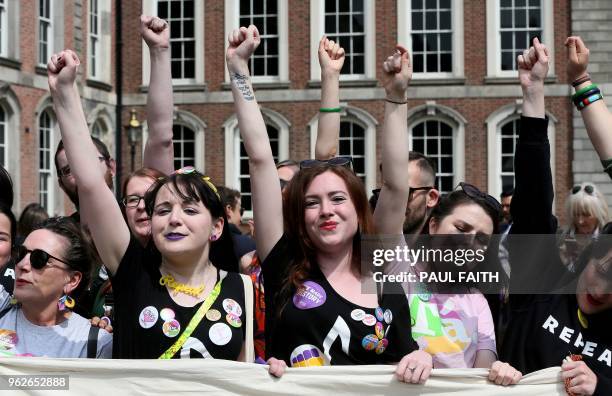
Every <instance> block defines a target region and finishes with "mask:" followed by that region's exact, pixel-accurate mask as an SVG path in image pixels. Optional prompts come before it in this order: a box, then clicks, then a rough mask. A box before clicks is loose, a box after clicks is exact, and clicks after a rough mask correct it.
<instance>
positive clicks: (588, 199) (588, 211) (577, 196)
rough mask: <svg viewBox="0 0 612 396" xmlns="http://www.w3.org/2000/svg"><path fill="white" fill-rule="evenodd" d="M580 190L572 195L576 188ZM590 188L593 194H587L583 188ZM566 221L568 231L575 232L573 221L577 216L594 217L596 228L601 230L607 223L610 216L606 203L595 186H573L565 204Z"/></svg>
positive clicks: (585, 183) (588, 184)
mask: <svg viewBox="0 0 612 396" xmlns="http://www.w3.org/2000/svg"><path fill="white" fill-rule="evenodd" d="M578 187H580V190H579V191H577V192H575V193H574V190H575V189H576V188H578ZM586 187H592V188H593V192H592V193H588V192H587V191H586V190H585V188H586ZM566 208H567V219H568V222H570V224H569V227H568V228H569V230H570V231H575V226H574V223H575V222H574V220H575V219H576V217H577V216H579V215H581V214H582V215H589V216H594V217H595V218H596V219H597V228H598V229H602V228H603V226H604V225H606V224H607V223H608V221H609V218H610V214H609V212H608V203H607V202H606V199H605V198H604V196H603V194H602V193H601V192H600V191H599V189H598V188H597V186H596V185H595V184H593V183H591V182H584V183H581V184H577V185H575V186H574V187H573V188H572V190H571V191H570V195H569V198H568V199H567V203H566Z"/></svg>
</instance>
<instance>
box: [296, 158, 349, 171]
mask: <svg viewBox="0 0 612 396" xmlns="http://www.w3.org/2000/svg"><path fill="white" fill-rule="evenodd" d="M325 165H331V166H345V167H347V168H349V169H351V170H352V169H353V157H349V156H343V157H334V158H330V159H327V160H317V159H307V160H304V161H301V162H300V169H307V168H316V167H318V166H325Z"/></svg>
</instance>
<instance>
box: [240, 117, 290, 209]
mask: <svg viewBox="0 0 612 396" xmlns="http://www.w3.org/2000/svg"><path fill="white" fill-rule="evenodd" d="M266 130H267V131H268V138H269V139H270V148H271V149H272V156H273V157H274V162H278V159H279V155H280V133H279V130H278V129H277V128H275V127H274V126H272V125H269V124H266ZM236 133H237V134H238V139H239V140H238V141H239V148H238V150H239V152H238V158H239V171H238V190H240V197H241V205H242V207H243V208H244V210H245V211H252V210H253V202H252V201H251V196H252V194H251V176H250V175H249V157H248V155H247V152H246V149H245V148H244V143H243V142H242V137H240V131H239V129H238V128H236Z"/></svg>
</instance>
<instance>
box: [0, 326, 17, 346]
mask: <svg viewBox="0 0 612 396" xmlns="http://www.w3.org/2000/svg"><path fill="white" fill-rule="evenodd" d="M18 341H19V337H17V333H16V332H14V331H13V330H7V329H0V350H3V351H7V350H9V349H13V348H15V346H16V345H17V342H18Z"/></svg>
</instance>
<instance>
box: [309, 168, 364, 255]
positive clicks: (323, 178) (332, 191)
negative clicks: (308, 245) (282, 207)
mask: <svg viewBox="0 0 612 396" xmlns="http://www.w3.org/2000/svg"><path fill="white" fill-rule="evenodd" d="M304 207H305V209H304V222H305V225H306V232H307V234H308V237H309V238H310V240H311V241H312V242H313V243H314V245H315V247H316V248H317V249H318V250H321V251H324V252H337V251H338V249H339V248H342V247H345V248H346V247H348V246H351V245H352V241H353V237H354V236H355V234H356V233H357V230H358V229H359V219H358V216H357V212H356V210H355V206H354V204H353V201H352V199H351V196H350V194H349V192H348V188H347V186H346V183H345V182H344V180H343V179H342V178H341V177H340V176H338V175H337V174H335V173H333V172H331V171H327V172H323V173H321V174H320V175H318V176H316V177H315V178H314V179H313V180H312V182H311V183H310V185H309V186H308V188H307V189H306V194H305V197H304Z"/></svg>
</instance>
